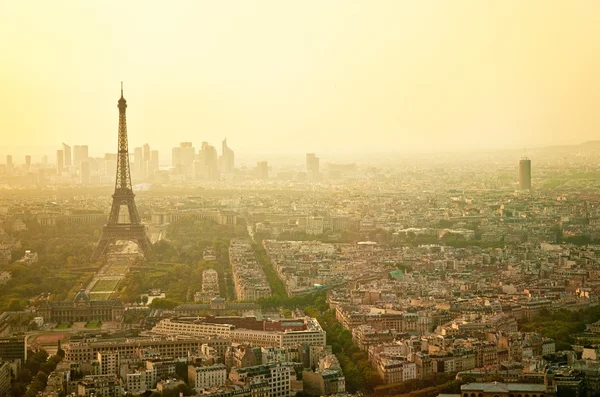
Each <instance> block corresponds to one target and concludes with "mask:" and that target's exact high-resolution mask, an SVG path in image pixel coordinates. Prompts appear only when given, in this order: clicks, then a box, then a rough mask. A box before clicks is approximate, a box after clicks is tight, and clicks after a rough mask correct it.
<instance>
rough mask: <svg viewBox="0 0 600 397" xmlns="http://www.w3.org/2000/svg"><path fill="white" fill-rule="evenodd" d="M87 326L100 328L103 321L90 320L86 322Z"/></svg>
mask: <svg viewBox="0 0 600 397" xmlns="http://www.w3.org/2000/svg"><path fill="white" fill-rule="evenodd" d="M85 327H86V328H100V327H102V321H88V322H87V323H85Z"/></svg>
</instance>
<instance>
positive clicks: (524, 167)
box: [519, 157, 531, 190]
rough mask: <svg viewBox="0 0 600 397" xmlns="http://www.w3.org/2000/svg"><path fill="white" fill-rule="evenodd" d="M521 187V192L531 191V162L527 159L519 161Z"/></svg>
mask: <svg viewBox="0 0 600 397" xmlns="http://www.w3.org/2000/svg"><path fill="white" fill-rule="evenodd" d="M519 187H520V189H521V190H529V189H531V160H529V159H528V158H527V157H525V158H523V159H521V161H519Z"/></svg>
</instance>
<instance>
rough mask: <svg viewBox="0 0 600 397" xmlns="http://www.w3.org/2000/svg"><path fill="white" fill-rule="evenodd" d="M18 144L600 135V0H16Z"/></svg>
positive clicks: (404, 148)
mask: <svg viewBox="0 0 600 397" xmlns="http://www.w3.org/2000/svg"><path fill="white" fill-rule="evenodd" d="M0 35H1V36H2V37H4V38H5V39H4V40H2V41H1V42H0V64H1V65H2V67H1V68H0V84H1V88H2V89H1V91H2V96H1V97H0V107H1V108H2V109H3V112H2V113H3V116H2V117H1V118H0V133H1V135H2V142H1V143H0V151H2V152H3V153H9V152H14V153H15V154H16V153H17V152H23V153H24V152H29V153H30V154H31V153H34V154H37V153H42V152H47V151H48V150H49V149H55V148H56V144H57V141H58V142H60V141H65V142H71V143H73V144H87V145H89V146H90V148H91V150H92V153H91V154H92V155H95V156H100V155H102V154H103V153H105V152H110V151H114V147H115V145H114V140H113V139H111V138H112V137H113V136H114V134H115V132H116V124H115V120H114V114H115V108H114V105H113V103H114V96H115V92H118V88H119V82H120V81H124V82H125V92H126V95H127V99H128V100H129V102H130V107H129V114H128V115H129V124H130V126H129V135H130V141H131V145H132V146H140V145H142V144H143V143H145V142H149V143H150V144H151V145H153V146H154V147H157V148H159V149H161V150H163V151H165V152H166V151H167V150H168V149H170V148H171V147H172V146H175V145H177V143H178V142H180V141H204V140H206V141H209V142H215V143H216V142H219V141H221V140H222V139H223V138H224V137H227V138H228V139H229V140H230V141H231V142H236V146H237V148H238V152H240V153H259V154H281V153H286V154H290V153H291V154H300V155H301V154H302V153H304V152H307V151H319V152H321V153H324V154H328V153H332V154H336V153H344V154H346V153H363V154H364V153H365V152H371V153H380V152H386V153H389V152H392V153H394V152H400V153H406V152H409V153H410V152H436V151H448V150H450V151H459V150H465V149H479V148H523V147H525V146H527V147H538V146H546V145H556V144H573V143H582V142H585V141H588V140H593V139H595V138H596V137H597V132H598V130H599V129H600V128H599V127H600V113H599V112H598V111H597V108H598V105H599V103H600V94H599V93H600V77H599V75H598V73H597V70H598V69H599V68H600V58H599V57H600V55H598V54H600V41H599V40H597V37H598V36H599V35H600V3H598V2H597V1H569V2H564V1H538V0H535V1H526V2H523V1H495V2H487V1H486V2H477V1H465V0H460V1H453V2H438V1H419V2H402V1H377V2H375V3H370V2H360V1H351V2H347V1H328V2H321V1H308V2H303V3H302V5H300V4H295V3H290V2H282V1H259V2H245V1H219V2H209V1H180V2H176V3H175V4H171V3H166V2H156V1H150V2H142V1H131V2H119V1H103V2H99V3H98V2H80V1H59V2H41V1H36V2H20V1H19V2H10V1H5V2H3V3H2V12H1V13H0Z"/></svg>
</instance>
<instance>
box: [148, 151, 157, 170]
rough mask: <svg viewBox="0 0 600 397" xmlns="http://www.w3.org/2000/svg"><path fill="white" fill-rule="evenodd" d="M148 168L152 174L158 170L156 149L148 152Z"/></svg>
mask: <svg viewBox="0 0 600 397" xmlns="http://www.w3.org/2000/svg"><path fill="white" fill-rule="evenodd" d="M150 170H151V174H152V175H154V173H155V172H156V171H158V150H153V151H152V152H150Z"/></svg>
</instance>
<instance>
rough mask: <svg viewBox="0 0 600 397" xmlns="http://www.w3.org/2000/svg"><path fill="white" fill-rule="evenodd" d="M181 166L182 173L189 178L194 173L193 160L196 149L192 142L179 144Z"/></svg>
mask: <svg viewBox="0 0 600 397" xmlns="http://www.w3.org/2000/svg"><path fill="white" fill-rule="evenodd" d="M179 148H180V158H181V166H182V167H183V173H184V174H186V175H188V176H191V175H192V174H193V172H194V160H195V158H196V148H195V147H193V146H192V142H181V143H180V144H179Z"/></svg>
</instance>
